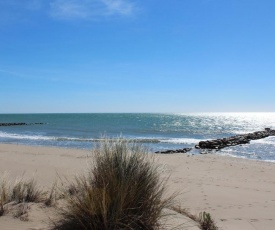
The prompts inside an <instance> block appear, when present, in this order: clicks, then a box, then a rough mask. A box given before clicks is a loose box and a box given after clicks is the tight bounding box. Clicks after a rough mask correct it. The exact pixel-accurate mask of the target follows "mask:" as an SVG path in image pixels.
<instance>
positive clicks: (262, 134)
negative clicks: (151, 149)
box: [155, 128, 275, 154]
mask: <svg viewBox="0 0 275 230" xmlns="http://www.w3.org/2000/svg"><path fill="white" fill-rule="evenodd" d="M269 136H275V130H272V129H270V128H265V130H264V131H257V132H254V133H247V134H240V135H236V136H231V137H227V138H221V139H215V140H207V141H200V142H199V143H198V144H197V145H196V146H195V148H196V149H202V150H203V151H201V154H207V153H208V152H207V150H219V149H222V148H226V147H230V146H235V145H242V144H249V143H250V141H251V140H258V139H262V138H266V137H269ZM191 150H192V148H183V149H177V150H165V151H158V152H155V153H162V154H172V153H187V152H189V151H191Z"/></svg>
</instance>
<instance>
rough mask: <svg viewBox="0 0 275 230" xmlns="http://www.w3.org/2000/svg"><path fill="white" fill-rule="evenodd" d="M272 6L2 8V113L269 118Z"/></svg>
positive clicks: (250, 2)
mask: <svg viewBox="0 0 275 230" xmlns="http://www.w3.org/2000/svg"><path fill="white" fill-rule="evenodd" d="M274 9H275V1H274V0H261V1H259V0H257V1H256V0H170V1H164V0H163V1H162V0H158V1H157V0H0V104H1V106H0V113H34V112H38V113H44V112H172V113H173V112H177V113H178V112H183V113H184V112H252V111H254V112H275V103H274V101H275V90H274V87H275V42H274V41H275V14H274Z"/></svg>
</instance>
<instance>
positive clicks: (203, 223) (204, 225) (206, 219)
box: [170, 206, 218, 230]
mask: <svg viewBox="0 0 275 230" xmlns="http://www.w3.org/2000/svg"><path fill="white" fill-rule="evenodd" d="M170 209H171V210H173V211H175V212H177V213H180V214H182V215H184V216H187V217H188V218H190V219H191V220H193V221H195V222H197V223H198V225H199V228H200V229H201V230H218V227H217V226H216V224H215V222H214V220H213V219H212V217H211V215H210V213H208V212H201V213H200V214H199V216H196V215H193V214H191V213H190V212H189V211H187V210H186V209H183V208H181V207H180V206H172V207H170Z"/></svg>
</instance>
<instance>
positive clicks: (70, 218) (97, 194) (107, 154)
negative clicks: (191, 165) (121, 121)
mask: <svg viewBox="0 0 275 230" xmlns="http://www.w3.org/2000/svg"><path fill="white" fill-rule="evenodd" d="M149 158H151V157H150V154H148V151H147V150H146V149H145V148H144V147H142V146H141V145H137V144H135V143H128V142H127V141H126V140H123V139H119V140H108V139H106V140H105V141H104V142H102V143H100V144H99V145H98V146H97V148H96V149H95V150H94V156H93V159H94V160H93V162H92V167H91V169H90V171H89V173H88V175H86V176H78V177H76V178H75V181H74V182H73V183H72V184H71V185H70V186H69V188H70V191H69V192H67V194H66V195H65V200H66V207H65V208H63V209H62V211H61V213H60V214H61V219H60V220H59V221H58V222H57V223H55V227H54V229H56V230H65V229H66V230H71V229H74V230H78V229H92V230H111V229H112V230H116V229H134V230H136V229H144V230H146V229H148V230H153V229H158V227H159V220H160V218H161V217H162V211H163V208H165V207H167V206H168V205H169V204H170V202H171V201H172V199H173V198H172V197H169V198H168V199H164V197H163V195H164V192H165V183H164V182H163V180H162V179H161V178H160V176H159V173H158V166H157V165H156V164H155V163H154V162H153V161H152V159H149Z"/></svg>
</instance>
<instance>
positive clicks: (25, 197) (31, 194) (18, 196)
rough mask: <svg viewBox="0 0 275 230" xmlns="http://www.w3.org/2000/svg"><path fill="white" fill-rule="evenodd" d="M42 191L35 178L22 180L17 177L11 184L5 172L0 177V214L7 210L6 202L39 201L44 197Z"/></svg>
mask: <svg viewBox="0 0 275 230" xmlns="http://www.w3.org/2000/svg"><path fill="white" fill-rule="evenodd" d="M44 196H45V192H43V191H42V190H41V189H40V188H39V187H38V185H37V183H36V181H35V179H30V180H27V181H24V180H23V178H21V179H18V180H16V181H15V183H14V184H12V183H11V182H10V181H9V180H8V177H7V175H6V174H3V175H2V176H1V177H0V216H2V215H4V214H5V213H7V211H8V208H7V207H8V205H7V204H8V203H10V202H14V203H15V204H20V203H28V202H36V203H38V202H41V201H42V200H43V199H44Z"/></svg>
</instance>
